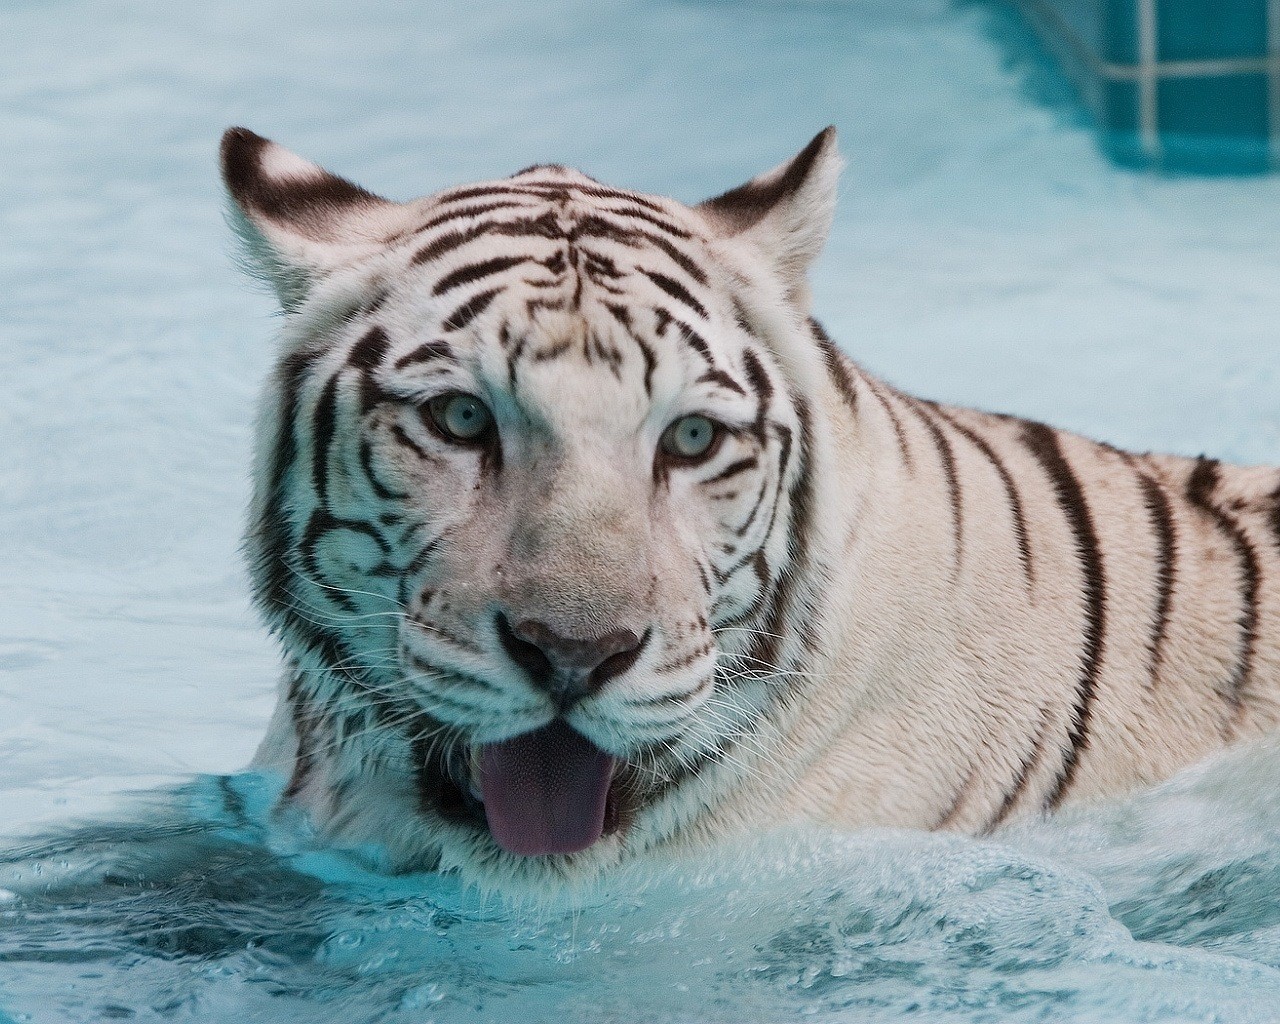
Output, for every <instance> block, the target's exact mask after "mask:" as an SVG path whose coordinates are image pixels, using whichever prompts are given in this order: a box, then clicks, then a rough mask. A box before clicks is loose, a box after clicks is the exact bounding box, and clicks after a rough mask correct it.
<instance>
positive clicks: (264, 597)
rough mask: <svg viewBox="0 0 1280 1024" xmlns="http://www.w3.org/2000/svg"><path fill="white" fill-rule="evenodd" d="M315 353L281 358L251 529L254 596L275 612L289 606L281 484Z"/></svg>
mask: <svg viewBox="0 0 1280 1024" xmlns="http://www.w3.org/2000/svg"><path fill="white" fill-rule="evenodd" d="M319 356H320V353H319V352H316V351H300V352H294V353H292V354H291V355H288V356H286V357H285V358H284V359H283V360H282V361H281V363H280V368H279V370H278V371H277V372H278V375H279V378H280V421H279V428H278V430H277V432H276V440H275V447H274V449H273V451H272V455H271V469H270V472H269V473H268V477H267V481H268V482H267V500H266V503H265V505H264V507H263V512H262V516H261V518H260V519H259V520H258V522H257V524H256V525H255V529H254V534H255V540H256V541H257V551H256V552H255V556H256V557H255V566H254V568H255V570H256V571H255V572H254V574H253V578H254V586H255V592H256V594H257V597H258V599H259V600H260V601H262V602H263V603H264V604H267V605H270V606H272V607H274V608H275V609H276V610H277V611H287V610H289V609H290V608H291V606H292V591H291V590H290V586H289V582H290V581H289V575H290V567H289V562H288V560H287V559H288V555H289V549H290V547H291V540H290V537H289V519H288V514H287V509H288V507H289V503H288V500H287V497H286V495H285V483H286V481H287V479H288V474H289V470H290V469H291V468H292V466H293V464H294V462H295V460H296V459H297V457H298V442H297V436H296V424H295V420H296V419H297V417H298V405H299V395H300V392H301V390H302V385H303V382H304V381H305V380H306V377H307V374H308V373H309V372H310V370H311V368H312V366H313V365H314V364H315V362H316V361H317V360H318V359H319Z"/></svg>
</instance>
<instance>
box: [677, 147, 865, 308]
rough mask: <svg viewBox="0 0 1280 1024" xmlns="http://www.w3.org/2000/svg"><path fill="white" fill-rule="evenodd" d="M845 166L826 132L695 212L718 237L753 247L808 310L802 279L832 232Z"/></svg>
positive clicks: (700, 206)
mask: <svg viewBox="0 0 1280 1024" xmlns="http://www.w3.org/2000/svg"><path fill="white" fill-rule="evenodd" d="M843 166H844V160H843V159H842V158H841V156H840V153H839V150H838V149H837V148H836V130H835V127H834V126H830V127H827V128H824V129H823V130H822V131H820V132H819V133H818V134H817V135H816V136H814V138H813V141H812V142H810V143H809V145H807V146H805V147H804V149H802V150H800V152H799V153H797V154H796V155H795V156H794V157H792V158H791V159H790V160H788V161H787V162H786V163H783V164H779V165H778V166H777V167H775V168H774V169H773V170H771V171H766V172H765V173H764V174H761V175H760V176H759V177H756V178H752V179H751V180H750V181H748V182H747V183H746V184H745V185H739V186H738V187H737V188H735V189H730V190H729V191H728V192H726V193H724V195H720V196H716V197H715V198H714V199H708V200H707V201H706V202H704V203H702V204H701V205H699V206H698V208H697V209H698V211H699V212H700V213H701V214H702V215H703V216H704V217H706V218H707V220H708V221H710V223H711V225H712V227H713V228H715V229H716V231H717V232H718V233H719V234H720V235H721V236H725V237H733V238H740V239H743V240H744V241H749V242H751V243H753V244H754V245H755V246H756V247H757V248H758V249H759V250H760V252H761V253H763V254H764V256H765V258H766V259H767V260H768V261H769V263H770V264H771V265H772V266H773V268H774V269H775V270H776V271H777V273H778V275H779V276H780V277H781V278H782V281H783V283H784V284H785V285H786V287H787V290H788V291H789V292H790V294H791V295H792V297H793V298H795V299H796V300H797V301H799V302H801V303H802V304H807V292H808V288H807V285H806V282H805V275H806V274H807V273H808V270H809V267H810V266H811V265H812V263H813V261H814V260H815V259H817V257H818V253H819V252H821V251H822V246H823V244H824V243H825V242H826V240H827V235H828V233H829V232H830V230H831V221H832V218H833V217H834V216H835V207H836V185H837V183H838V181H839V178H840V170H841V168H843Z"/></svg>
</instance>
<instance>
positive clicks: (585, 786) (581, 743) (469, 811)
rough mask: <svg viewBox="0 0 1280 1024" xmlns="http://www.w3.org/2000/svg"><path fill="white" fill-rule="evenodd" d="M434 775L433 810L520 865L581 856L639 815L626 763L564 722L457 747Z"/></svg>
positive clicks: (441, 762)
mask: <svg viewBox="0 0 1280 1024" xmlns="http://www.w3.org/2000/svg"><path fill="white" fill-rule="evenodd" d="M422 767H423V768H424V769H428V770H431V769H434V770H432V771H431V774H432V775H434V776H435V779H436V785H435V786H434V787H432V791H431V792H430V794H428V793H425V792H424V797H427V796H428V795H429V797H430V798H431V801H432V803H433V804H434V809H435V810H436V811H437V812H438V813H439V814H440V815H441V817H443V818H445V819H446V820H447V821H450V822H452V823H454V824H458V825H465V826H468V827H470V828H472V829H475V830H477V831H481V832H485V833H487V834H488V835H489V837H490V838H491V839H492V840H493V841H494V842H495V843H496V844H497V845H498V846H499V847H501V848H502V849H504V850H505V851H506V852H508V853H510V854H513V855H516V856H521V857H540V856H549V855H567V854H573V853H579V852H581V851H583V850H586V849H588V848H590V847H592V846H594V845H595V844H596V843H597V842H599V841H600V840H601V839H603V838H605V837H607V836H612V835H615V834H617V833H618V832H620V831H622V830H623V828H624V827H625V826H626V824H627V823H628V822H629V821H630V820H631V819H632V818H633V817H634V815H635V813H636V811H637V810H638V806H637V801H636V799H635V795H634V787H632V786H631V785H629V784H628V782H629V776H630V772H629V771H628V770H627V769H628V765H627V763H626V762H625V761H623V760H620V759H618V758H615V757H613V756H612V755H610V754H608V753H606V752H605V751H603V750H601V749H600V748H598V747H596V746H595V744H593V743H592V742H591V741H590V740H589V739H588V738H587V737H585V736H583V735H582V734H581V733H579V732H577V731H576V730H574V729H573V728H572V727H571V726H569V725H568V724H566V723H564V722H563V721H560V720H557V721H555V722H552V723H551V724H549V725H546V726H543V727H542V728H540V729H536V730H533V731H531V732H527V733H524V734H521V735H519V736H516V737H513V738H511V739H509V740H506V741H503V742H501V743H493V744H485V745H468V746H463V745H459V746H455V747H453V749H452V751H451V752H450V753H449V754H447V755H444V756H443V757H441V758H440V763H438V764H436V765H432V766H426V765H424V766H422Z"/></svg>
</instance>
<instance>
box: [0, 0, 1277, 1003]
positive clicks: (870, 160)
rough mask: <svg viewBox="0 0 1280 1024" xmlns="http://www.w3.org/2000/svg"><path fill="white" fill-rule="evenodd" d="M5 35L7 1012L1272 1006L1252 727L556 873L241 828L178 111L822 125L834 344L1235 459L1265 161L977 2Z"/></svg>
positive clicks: (1263, 282)
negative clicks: (1055, 783)
mask: <svg viewBox="0 0 1280 1024" xmlns="http://www.w3.org/2000/svg"><path fill="white" fill-rule="evenodd" d="M0 25H2V26H3V28H4V31H3V32H0V67H3V68H4V73H3V75H0V138H3V139H4V140H5V143H4V158H3V159H0V238H3V239H4V244H3V245H0V325H3V326H0V444H3V453H4V458H2V459H0V494H3V495H4V496H5V499H6V500H5V501H4V502H3V503H0V579H3V581H4V586H3V587H0V708H2V709H3V711H2V713H0V808H3V822H2V823H0V837H3V842H0V848H3V849H7V850H8V851H9V853H8V854H6V855H5V856H3V857H0V861H3V867H2V868H0V875H2V876H3V877H2V878H0V888H3V889H4V890H5V893H0V1020H3V1014H4V1013H8V1014H9V1015H10V1016H11V1017H12V1018H13V1019H14V1020H31V1021H66V1020H92V1021H101V1020H108V1019H126V1018H127V1019H137V1020H153V1019H166V1020H168V1019H178V1020H181V1019H198V1020H202V1021H244V1020H253V1019H259V1020H271V1021H275V1020H285V1021H287V1020H297V1021H308V1022H310V1021H320V1020H335V1021H344V1022H346V1021H366V1020H370V1021H371V1020H406V1021H407V1020H412V1021H440V1022H445V1021H448V1022H452V1021H471V1020H476V1021H480V1020H494V1019H506V1020H515V1021H521V1022H523V1021H541V1020H555V1021H558V1022H570V1021H577V1020H583V1021H586V1020H591V1021H610V1020H615V1021H626V1022H630V1021H651V1020H653V1021H662V1020H670V1021H691V1022H692V1021H721V1020H723V1021H740V1020H749V1021H752V1022H762V1024H763V1022H772V1021H793V1020H796V1019H799V1018H802V1017H812V1018H813V1019H815V1020H825V1021H859V1022H861V1021H880V1020H885V1021H896V1020H902V1019H910V1020H947V1021H983V1020H1001V1021H1004V1020H1028V1021H1032V1020H1035V1021H1039V1020H1044V1021H1062V1020H1076V1021H1094V1020H1106V1021H1130V1020H1132V1021H1223V1022H1237V1021H1240V1022H1242V1021H1269V1020H1276V1019H1280V973H1278V971H1277V968H1280V912H1278V911H1277V910H1276V909H1275V906H1276V903H1275V899H1274V894H1275V892H1276V891H1277V890H1278V888H1280V886H1278V884H1277V883H1278V882H1280V838H1278V837H1277V827H1278V825H1280V807H1278V806H1277V804H1280V801H1276V800H1275V799H1274V798H1273V797H1272V794H1274V793H1276V792H1277V788H1278V787H1277V783H1280V749H1277V748H1276V747H1275V746H1274V745H1268V744H1263V745H1262V746H1260V747H1258V748H1256V749H1253V750H1247V751H1242V752H1240V753H1239V754H1238V755H1235V756H1233V757H1232V758H1229V759H1227V760H1226V761H1223V762H1221V763H1219V764H1216V765H1214V766H1211V767H1210V768H1208V769H1207V770H1201V771H1198V772H1194V773H1192V774H1191V775H1189V776H1188V777H1186V778H1183V779H1179V780H1177V781H1175V782H1174V783H1172V784H1170V785H1169V786H1167V787H1164V788H1162V789H1160V790H1157V791H1155V792H1154V793H1151V794H1145V795H1142V796H1139V797H1136V798H1134V799H1131V800H1129V801H1127V802H1122V803H1118V804H1116V805H1114V806H1109V807H1105V808H1095V809H1091V810H1089V811H1087V812H1079V813H1074V814H1072V815H1071V816H1069V817H1064V818H1059V819H1058V820H1056V821H1053V822H1050V823H1035V824H1031V825H1026V826H1023V827H1020V828H1019V829H1018V830H1016V831H1014V832H1011V833H1006V834H1004V835H1002V836H1000V837H998V839H997V840H996V841H994V842H988V843H977V842H973V841H969V840H963V839H956V838H948V837H931V836H921V835H910V834H876V835H857V836H845V837H839V836H831V835H821V834H809V835H805V836H779V837H771V838H769V839H765V840H761V841H760V842H759V843H758V844H757V845H755V846H751V847H744V848H738V849H735V850H724V851H718V852H716V853H715V854H714V855H707V856H706V857H704V858H702V859H699V860H694V861H691V862H688V863H685V864H681V865H678V866H674V867H658V868H654V869H652V871H651V872H650V873H649V874H648V875H647V876H644V877H633V878H627V879H620V880H618V881H617V883H616V890H615V891H613V892H612V893H605V892H600V893H596V894H594V895H589V896H588V897H586V903H585V905H584V906H582V907H580V908H579V909H577V910H576V911H572V910H567V909H565V908H563V907H560V906H552V905H547V906H540V907H524V908H512V907H507V906H504V905H502V904H501V903H499V902H495V901H494V900H492V899H489V900H486V899H484V898H482V897H481V896H480V895H479V894H477V893H474V892H466V891H460V890H458V889H457V887H456V886H455V885H454V884H453V883H451V882H450V880H448V879H440V878H426V877H421V878H406V879H396V880H387V879H380V878H377V877H374V876H370V875H365V874H362V873H361V872H360V871H359V870H358V869H356V868H355V867H353V866H352V865H349V864H345V863H343V862H341V861H339V860H336V859H335V858H333V857H330V856H328V855H326V854H324V853H323V852H322V851H316V850H312V849H311V848H310V846H309V844H308V843H307V841H306V836H305V833H299V832H298V831H297V828H296V823H293V824H290V823H276V824H268V823H267V822H266V819H265V817H264V814H265V810H264V808H265V806H266V805H267V803H268V802H269V795H270V793H269V791H270V789H271V786H272V782H271V780H255V779H252V778H239V779H237V780H235V781H234V782H233V783H227V784H223V783H220V782H219V781H218V778H219V777H220V776H222V775H224V774H225V773H228V772H234V771H236V770H237V769H238V768H239V767H240V766H242V765H243V764H245V763H246V762H247V760H248V758H249V756H250V754H251V753H252V750H253V747H254V745H255V743H256V741H257V739H258V737H259V736H260V735H261V733H262V731H263V729H264V727H265V723H266V719H267V715H268V713H269V710H270V705H271V702H272V685H273V680H274V674H275V664H276V661H275V654H274V652H273V650H272V649H271V647H270V645H269V644H268V642H267V640H266V639H265V637H264V636H263V634H262V632H261V631H260V630H259V629H258V628H257V626H256V625H255V623H254V621H253V617H252V615H251V613H250V611H249V609H248V605H247V601H246V597H245V595H246V585H245V579H244V575H243V571H242V569H241V567H240V564H239V560H238V557H237V554H236V545H237V541H238V532H239V517H240V509H241V507H242V506H243V504H244V502H245V499H246V491H247V466H248V452H249V430H250V422H251V414H252V404H253V398H254V395H255V392H256V390H257V386H258V382H259V381H260V379H261V378H262V376H263V375H264V373H265V371H266V368H267V366H268V364H269V360H270V351H271V333H272V329H273V321H272V317H271V310H270V303H269V301H268V299H267V297H266V296H265V295H263V294H262V293H261V292H257V291H254V290H253V288H252V287H251V286H250V285H249V284H248V283H247V282H245V281H244V280H243V279H242V278H240V277H238V276H237V274H236V272H235V271H234V269H233V266H232V262H231V259H230V242H229V234H228V232H227V231H226V229H225V226H224V224H223V223H222V215H221V199H220V195H219V192H218V188H217V181H216V174H215V170H214V150H215V146H216V140H217V136H218V134H219V132H220V131H221V129H222V128H223V127H225V126H226V125H228V124H232V123H243V124H246V125H248V126H249V127H251V128H254V129H255V130H257V131H259V132H262V133H264V134H267V135H270V136H273V137H275V138H277V139H279V140H280V141H282V142H284V143H286V144H288V145H290V146H291V147H293V148H295V149H297V150H298V151H299V152H302V153H304V154H306V155H308V156H310V157H313V158H315V159H318V160H320V161H321V162H323V163H326V164H327V165H329V166H331V167H333V168H334V169H335V170H338V171H340V172H342V173H345V174H347V175H349V176H351V177H354V178H355V179H356V180H358V181H361V182H362V183H364V184H366V185H368V186H370V187H373V188H375V189H378V190H381V191H383V192H385V193H386V194H389V195H391V196H394V197H406V196H409V195H413V194H416V193H419V192H422V191H426V190H429V189H431V188H435V187H439V186H442V185H444V184H448V183H455V182H460V181H465V180H469V179H474V178H479V177H490V176H493V175H495V174H501V173H506V172H509V171H512V170H515V169H517V168H519V167H522V166H525V165H527V164H529V163H531V162H534V161H542V160H562V161H566V162H569V163H574V164H577V165H579V166H581V167H583V168H584V169H585V170H587V171H588V172H590V173H593V174H595V175H596V176H598V177H600V178H603V179H604V180H607V181H611V182H616V183H618V184H623V185H629V186H635V187H640V188H644V189H648V190H652V191H662V192H668V193H670V194H673V195H676V196H678V197H680V198H683V199H687V200H695V199H698V198H701V197H703V196H706V195H709V194H712V193H715V192H718V191H721V190H722V189H724V188H725V187H727V186H728V185H730V184H733V183H736V182H738V181H740V180H742V179H744V178H746V177H748V176H750V175H751V174H753V173H755V172H756V171H758V170H760V169H762V168H764V167H766V166H771V165H772V164H774V163H776V162H777V161H779V160H781V159H782V158H784V157H785V156H786V155H788V154H789V153H791V152H793V151H794V150H796V149H798V148H799V147H800V146H801V145H803V144H804V142H806V141H807V140H808V138H809V137H810V136H811V135H812V134H813V132H815V131H816V130H817V129H818V128H820V127H822V126H823V125H825V124H827V123H828V122H835V123H836V124H837V125H838V126H839V127H840V129H841V135H842V146H843V149H844V151H845V153H846V155H847V157H848V158H849V163H850V167H849V171H848V173H847V177H846V181H845V185H844V189H843V197H842V205H841V210H840V214H839V217H838V220H837V223H836V227H835V231H834V234H833V238H832V243H831V245H830V247H829V249H828V252H827V254H826V256H825V257H824V259H823V261H822V264H821V266H820V267H819V269H818V272H817V275H816V279H815V295H816V308H817V311H818V312H819V314H820V315H821V316H822V318H823V319H824V320H825V321H826V323H827V326H828V327H829V329H830V330H831V331H832V333H833V334H834V335H835V336H836V337H837V338H838V339H839V340H840V342H841V343H842V344H843V345H844V347H845V348H847V349H848V350H849V351H850V352H851V353H852V354H853V355H854V356H855V357H856V358H858V359H860V360H861V361H863V362H864V363H866V364H867V365H869V366H870V367H871V368H873V369H875V370H877V371H879V372H881V373H883V374H884V375H886V376H887V377H888V378H889V379H891V380H893V381H895V382H896V383H898V384H901V385H903V386H905V387H907V388H909V389H913V390H916V391H918V392H921V393H923V394H926V395H929V396H931V397H938V398H945V399H948V400H951V401H958V402H969V403H972V404H977V405H981V406H986V407H991V408H999V409H1003V410H1008V411H1012V412H1017V413H1022V414H1026V415H1030V416H1035V417H1038V418H1042V419H1046V420H1049V421H1051V422H1055V423H1059V424H1062V425H1064V426H1068V427H1072V428H1075V429H1079V430H1083V431H1086V432H1089V433H1092V434H1094V435H1096V436H1101V437H1104V438H1106V439H1107V440H1110V441H1113V442H1115V443H1118V444H1123V445H1127V446H1132V447H1137V448H1159V449H1165V450H1171V451H1178V452H1182V453H1185V454H1198V453H1200V452H1202V451H1204V452H1209V453H1211V454H1215V455H1218V456H1221V457H1224V458H1230V459H1236V460H1241V461H1277V462H1280V409H1278V403H1277V399H1276V396H1277V394H1278V393H1280V387H1278V385H1280V380H1278V376H1280V372H1278V367H1280V358H1278V356H1280V345H1278V344H1277V339H1276V334H1277V321H1278V319H1280V318H1278V317H1277V298H1276V296H1277V281H1280V245H1278V244H1277V242H1276V239H1278V238H1280V182H1278V181H1276V180H1272V179H1240V180H1232V179H1212V180H1208V179H1203V180H1202V179H1191V178H1186V179H1160V178H1155V177H1146V176H1142V175H1136V174H1133V173H1129V172H1123V171H1119V170H1116V169H1114V168H1111V167H1110V166H1108V165H1107V164H1106V163H1105V161H1104V160H1103V159H1102V158H1101V157H1100V156H1098V154H1097V152H1096V149H1095V146H1094V143H1093V141H1092V139H1091V137H1090V135H1089V134H1088V132H1087V130H1086V129H1085V128H1084V126H1083V125H1082V124H1081V123H1080V122H1079V120H1078V118H1077V117H1076V116H1075V115H1074V114H1073V113H1072V112H1071V108H1070V107H1069V106H1066V105H1063V104H1062V103H1061V102H1060V100H1059V96H1060V91H1061V86H1060V83H1057V82H1055V79H1054V78H1053V76H1052V74H1051V73H1050V72H1047V71H1046V70H1045V69H1044V68H1042V67H1040V66H1039V65H1037V64H1036V63H1035V62H1034V60H1033V59H1030V58H1028V57H1026V56H1025V55H1024V56H1016V55H1011V54H1016V53H1017V52H1018V51H1012V50H1010V49H1009V48H1007V47H1006V46H1004V45H1001V44H1000V43H999V42H998V41H997V37H998V36H1000V35H1001V34H1007V33H1008V32H1009V30H1010V29H1009V25H1008V24H1007V23H1006V22H1004V21H1002V20H1001V19H1000V18H999V17H998V16H996V15H993V14H991V13H990V11H989V10H988V9H987V8H985V7H982V6H980V5H969V4H966V5H961V6H956V5H953V4H949V3H945V2H943V0H861V2H854V0H849V2H838V3H823V2H797V3H715V2H710V0H704V2H693V0H685V2H674V0H668V2H660V0H649V2H633V3H624V2H600V0H590V2H589V0H542V2H540V3H538V4H505V5H504V4H500V3H496V2H493V0H450V2H443V0H441V2H424V0H419V2H414V3H410V2H403V3H397V2H387V3H381V4H377V5H362V6H360V7H358V8H356V7H351V6H350V5H331V4H324V3H320V2H318V0H313V2H309V3H308V2H304V3H287V4H286V3H283V2H278V0H259V2H255V3H253V4H250V3H247V2H241V3H230V2H225V0H211V2H209V3H205V4H190V5H182V6H181V7H177V6H174V5H161V4H154V3H143V2H139V0H133V2H129V0H119V2H115V3H112V4H110V5H107V4H103V3H91V2H85V0H65V2H63V0H43V2H36V0H18V2H13V0H10V2H8V3H5V4H3V6H0ZM193 778H195V779H197V781H195V782H192V781H191V780H192V779H193ZM227 786H230V789H229V790H228V789H227V788H226V787H227ZM144 792H151V793H155V792H160V793H168V794H171V795H169V796H166V797H148V798H146V799H143V798H142V797H139V796H136V794H140V793H144ZM228 792H230V793H231V794H232V795H234V796H235V798H236V799H235V800H232V801H230V805H229V804H228V799H227V794H228ZM131 794H135V795H133V796H131ZM229 806H230V809H229ZM237 807H238V808H239V809H237ZM69 821H82V822H89V824H86V825H84V826H83V827H82V828H79V829H77V830H73V831H71V832H69V833H68V832H64V831H61V829H62V826H63V825H65V823H66V822H69ZM50 830H55V831H58V832H59V834H61V835H62V836H63V838H62V839H56V840H55V839H46V840H29V839H26V838H24V837H27V836H31V835H37V834H46V835H47V834H49V833H50ZM37 869H38V870H39V872H40V873H38V874H37ZM6 894H7V895H6Z"/></svg>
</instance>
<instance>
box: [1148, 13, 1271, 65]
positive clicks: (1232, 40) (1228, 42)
mask: <svg viewBox="0 0 1280 1024" xmlns="http://www.w3.org/2000/svg"><path fill="white" fill-rule="evenodd" d="M1128 2H1130V3H1132V2H1133V0H1128ZM1155 2H1156V24H1157V26H1158V33H1157V40H1158V42H1157V51H1158V54H1159V59H1160V60H1207V59H1224V58H1226V59H1230V58H1232V57H1262V56H1265V55H1266V53H1267V4H1266V0H1155Z"/></svg>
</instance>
